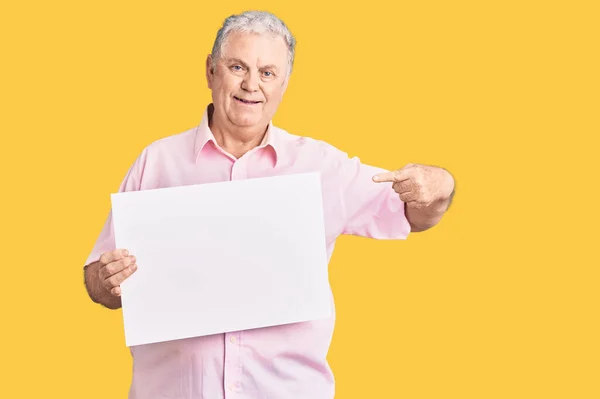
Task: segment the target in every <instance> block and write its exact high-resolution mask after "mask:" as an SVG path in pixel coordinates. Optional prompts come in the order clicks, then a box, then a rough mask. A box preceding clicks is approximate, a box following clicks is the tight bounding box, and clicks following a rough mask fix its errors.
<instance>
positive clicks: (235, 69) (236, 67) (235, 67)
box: [231, 65, 242, 71]
mask: <svg viewBox="0 0 600 399" xmlns="http://www.w3.org/2000/svg"><path fill="white" fill-rule="evenodd" d="M231 69H233V70H234V71H241V70H242V67H241V66H239V65H234V66H232V67H231Z"/></svg>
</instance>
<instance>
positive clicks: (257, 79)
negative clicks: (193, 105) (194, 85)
mask: <svg viewBox="0 0 600 399" xmlns="http://www.w3.org/2000/svg"><path fill="white" fill-rule="evenodd" d="M287 55H288V49H287V46H286V44H285V40H284V39H283V38H282V37H280V36H272V35H269V34H263V35H259V34H253V33H231V34H230V35H229V37H228V38H227V40H226V41H225V45H224V46H223V49H222V51H221V54H220V58H219V59H218V60H217V62H216V66H215V68H214V71H213V70H211V69H212V64H211V62H212V59H211V56H209V57H208V59H207V61H206V63H207V64H206V67H207V73H206V76H207V79H208V87H209V88H210V89H211V90H212V100H213V104H214V106H215V112H218V113H219V114H220V117H221V118H222V117H225V118H226V119H227V120H228V122H229V123H231V124H233V125H234V126H236V127H240V128H252V127H256V128H259V129H262V128H264V127H266V126H267V125H268V123H269V121H271V119H272V118H273V115H274V114H275V111H276V110H277V107H278V106H279V103H280V102H281V99H282V97H283V93H284V92H285V89H286V87H287V82H288V79H287ZM226 123H227V122H226Z"/></svg>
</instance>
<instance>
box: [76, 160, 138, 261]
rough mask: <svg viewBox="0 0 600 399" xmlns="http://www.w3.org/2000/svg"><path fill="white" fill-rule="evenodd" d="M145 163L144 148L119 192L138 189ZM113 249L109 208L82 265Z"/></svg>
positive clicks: (112, 232) (112, 231)
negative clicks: (90, 250)
mask: <svg viewBox="0 0 600 399" xmlns="http://www.w3.org/2000/svg"><path fill="white" fill-rule="evenodd" d="M145 164H146V150H144V151H142V153H141V154H140V155H139V156H138V158H137V159H136V160H135V162H134V163H133V165H131V167H130V168H129V170H128V171H127V174H126V175H125V178H124V179H123V181H122V182H121V185H120V186H119V190H118V192H119V193H122V192H126V191H138V190H140V188H141V184H142V178H143V174H144V167H145ZM115 249H116V247H115V236H114V230H113V219H112V209H111V210H110V211H109V213H108V217H107V218H106V221H105V222H104V226H103V228H102V231H101V232H100V236H99V237H98V239H97V240H96V242H95V244H94V247H93V249H92V252H91V253H90V254H89V256H88V258H87V259H86V261H85V264H84V265H89V264H90V263H93V262H97V261H98V260H99V259H100V256H101V255H102V254H103V253H105V252H108V251H113V250H115Z"/></svg>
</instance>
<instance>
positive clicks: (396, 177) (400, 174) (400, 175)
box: [373, 169, 408, 183]
mask: <svg viewBox="0 0 600 399" xmlns="http://www.w3.org/2000/svg"><path fill="white" fill-rule="evenodd" d="M404 180H408V175H407V174H406V172H404V171H403V170H402V169H400V170H394V171H391V172H384V173H379V174H376V175H375V176H373V181H374V182H377V183H384V182H394V183H395V182H400V181H404Z"/></svg>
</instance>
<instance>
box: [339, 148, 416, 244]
mask: <svg viewBox="0 0 600 399" xmlns="http://www.w3.org/2000/svg"><path fill="white" fill-rule="evenodd" d="M342 169H343V170H342V176H343V187H342V192H343V201H344V206H345V212H346V224H345V227H344V229H343V231H342V234H347V235H355V236H361V237H369V238H376V239H406V238H407V237H408V235H409V233H410V223H409V222H408V219H407V218H406V215H405V213H404V202H402V200H400V196H399V195H398V194H397V193H396V192H395V191H394V190H393V189H392V186H391V183H375V182H374V181H373V176H374V175H376V174H378V173H382V172H386V170H385V169H382V168H377V167H374V166H370V165H366V164H363V163H361V161H360V159H359V158H357V157H354V158H347V159H346V160H345V161H344V162H343V167H342Z"/></svg>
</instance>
